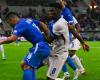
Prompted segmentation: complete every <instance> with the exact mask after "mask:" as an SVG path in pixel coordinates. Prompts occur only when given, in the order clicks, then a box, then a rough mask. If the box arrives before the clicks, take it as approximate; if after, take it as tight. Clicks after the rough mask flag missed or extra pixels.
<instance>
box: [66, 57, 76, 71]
mask: <svg viewBox="0 0 100 80" xmlns="http://www.w3.org/2000/svg"><path fill="white" fill-rule="evenodd" d="M66 62H67V63H68V64H69V66H70V67H71V68H72V69H73V70H76V69H77V68H76V66H75V64H74V62H73V60H72V59H71V57H70V56H68V58H67V60H66Z"/></svg>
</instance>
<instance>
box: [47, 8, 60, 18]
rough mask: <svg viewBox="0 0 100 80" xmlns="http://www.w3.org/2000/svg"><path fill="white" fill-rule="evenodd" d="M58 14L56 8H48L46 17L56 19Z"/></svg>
mask: <svg viewBox="0 0 100 80" xmlns="http://www.w3.org/2000/svg"><path fill="white" fill-rule="evenodd" d="M58 16H59V11H58V10H56V9H55V8H53V9H50V10H48V18H49V20H52V19H53V20H54V19H57V18H58Z"/></svg>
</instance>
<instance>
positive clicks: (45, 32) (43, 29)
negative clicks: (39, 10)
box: [40, 22, 52, 42]
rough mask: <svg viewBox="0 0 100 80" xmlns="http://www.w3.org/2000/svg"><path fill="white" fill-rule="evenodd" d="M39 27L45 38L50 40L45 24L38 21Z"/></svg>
mask: <svg viewBox="0 0 100 80" xmlns="http://www.w3.org/2000/svg"><path fill="white" fill-rule="evenodd" d="M40 29H41V31H42V32H44V36H45V38H46V40H47V41H48V42H52V37H51V36H50V31H49V29H48V27H47V25H46V24H44V23H43V22H40Z"/></svg>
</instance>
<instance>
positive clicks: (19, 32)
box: [13, 24, 25, 37]
mask: <svg viewBox="0 0 100 80" xmlns="http://www.w3.org/2000/svg"><path fill="white" fill-rule="evenodd" d="M24 31H25V26H24V25H22V24H18V25H16V26H15V28H14V30H13V35H15V36H17V37H20V36H22V33H23V32H24Z"/></svg>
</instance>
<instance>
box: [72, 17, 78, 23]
mask: <svg viewBox="0 0 100 80" xmlns="http://www.w3.org/2000/svg"><path fill="white" fill-rule="evenodd" d="M73 21H74V24H77V23H78V21H77V20H76V18H75V17H74V16H73Z"/></svg>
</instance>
